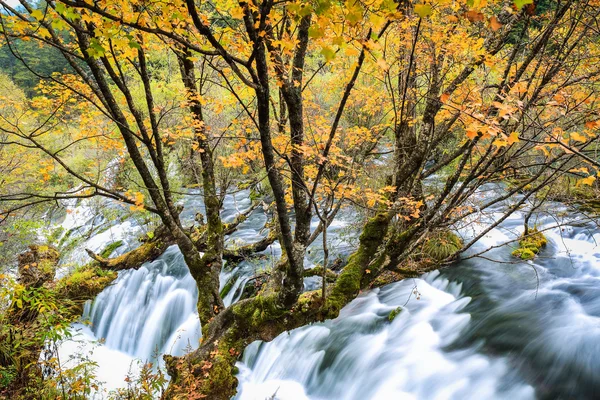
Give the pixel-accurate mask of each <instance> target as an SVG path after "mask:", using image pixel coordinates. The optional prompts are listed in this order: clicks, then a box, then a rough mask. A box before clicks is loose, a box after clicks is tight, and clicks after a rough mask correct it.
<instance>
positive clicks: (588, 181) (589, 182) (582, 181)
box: [579, 175, 596, 186]
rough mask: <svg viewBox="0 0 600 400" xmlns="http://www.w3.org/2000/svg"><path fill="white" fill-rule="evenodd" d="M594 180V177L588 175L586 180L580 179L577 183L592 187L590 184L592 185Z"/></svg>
mask: <svg viewBox="0 0 600 400" xmlns="http://www.w3.org/2000/svg"><path fill="white" fill-rule="evenodd" d="M595 180H596V177H595V176H594V175H590V176H588V177H587V178H583V179H581V180H580V181H579V183H580V184H582V185H588V186H592V184H593V183H594V181H595Z"/></svg>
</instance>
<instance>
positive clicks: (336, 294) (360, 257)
mask: <svg viewBox="0 0 600 400" xmlns="http://www.w3.org/2000/svg"><path fill="white" fill-rule="evenodd" d="M388 224H389V217H388V216H387V215H386V214H385V213H381V214H378V215H376V216H375V217H373V218H371V219H369V221H367V223H366V225H365V227H364V229H363V232H362V234H361V235H360V245H359V247H358V249H357V250H356V251H355V252H354V253H353V254H352V256H350V259H349V260H348V264H347V265H346V267H345V268H344V270H343V271H342V273H341V274H340V275H339V276H338V278H337V280H336V283H335V286H334V287H333V289H332V291H331V294H330V295H329V296H328V297H327V305H326V309H327V310H328V312H329V316H330V317H335V316H337V314H338V313H339V311H340V310H341V309H342V307H344V306H345V305H346V303H347V302H348V301H349V300H351V299H352V298H354V296H356V294H357V293H358V291H359V290H360V288H361V280H362V278H363V275H364V274H365V271H366V270H367V269H370V266H369V263H370V262H371V261H372V260H373V258H374V257H375V256H376V253H377V249H378V248H379V246H380V245H381V243H382V241H383V239H384V238H385V236H386V234H387V228H388ZM378 261H380V262H383V260H382V259H380V260H378Z"/></svg>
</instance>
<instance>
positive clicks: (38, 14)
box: [31, 10, 44, 21]
mask: <svg viewBox="0 0 600 400" xmlns="http://www.w3.org/2000/svg"><path fill="white" fill-rule="evenodd" d="M31 16H32V17H33V18H35V19H37V20H38V21H41V20H43V19H44V13H43V12H42V11H41V10H33V11H32V12H31Z"/></svg>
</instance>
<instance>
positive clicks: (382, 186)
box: [0, 0, 600, 399]
mask: <svg viewBox="0 0 600 400" xmlns="http://www.w3.org/2000/svg"><path fill="white" fill-rule="evenodd" d="M0 4H2V5H3V6H4V8H5V13H4V14H2V19H1V23H2V25H1V30H2V33H3V35H4V39H5V46H8V47H9V48H11V43H13V42H14V41H15V40H20V41H34V42H37V43H39V44H40V45H41V46H51V47H53V48H54V49H56V50H58V51H59V52H60V53H61V54H62V55H63V57H64V59H65V60H66V61H67V62H68V64H69V66H70V68H71V73H69V74H66V73H65V74H55V75H51V76H43V77H42V78H43V79H42V83H41V85H40V88H39V90H40V96H39V97H36V98H34V99H31V100H25V99H19V102H20V103H22V104H21V105H19V107H26V112H27V113H29V114H31V116H30V117H28V118H30V119H31V121H32V122H27V123H25V121H24V120H23V119H19V121H13V122H10V118H5V122H7V123H8V124H9V126H8V127H4V128H1V129H2V132H3V135H4V136H3V137H7V138H12V139H3V143H2V145H3V146H9V145H10V146H11V149H12V148H16V149H18V150H12V151H13V152H12V153H11V154H13V155H15V156H16V157H19V154H21V153H27V154H37V155H36V157H38V158H37V159H36V160H39V161H37V164H38V165H39V169H38V170H37V171H35V170H32V171H31V173H32V174H36V173H37V174H38V175H37V176H39V177H40V178H41V180H42V181H48V180H50V179H51V178H52V174H51V172H52V173H54V171H56V170H58V171H60V172H58V173H59V174H62V175H61V176H63V177H64V179H67V178H66V177H68V180H67V181H65V182H66V183H70V184H71V185H70V188H73V187H77V190H71V191H63V192H59V191H54V192H52V193H46V192H34V191H31V190H23V191H19V192H18V193H19V195H18V196H17V197H15V190H16V189H15V188H16V186H15V185H14V184H11V185H7V187H9V186H10V187H11V189H10V190H11V191H12V192H11V193H8V194H4V193H1V194H0V201H1V202H2V204H9V206H8V207H6V208H5V209H4V211H3V213H2V214H3V215H4V216H5V217H8V216H9V215H13V214H14V213H15V212H18V211H19V210H21V209H22V208H25V207H26V206H31V205H33V204H35V203H36V202H46V201H55V200H57V199H69V198H82V197H89V196H105V197H109V198H112V199H115V200H119V201H122V202H125V203H127V204H130V205H131V206H132V207H133V208H134V209H145V210H147V211H149V212H151V213H154V214H156V215H157V216H158V217H159V218H160V220H161V222H162V224H163V228H164V229H163V230H162V231H161V232H162V233H163V234H164V235H165V237H168V238H169V239H168V240H165V243H166V242H169V241H171V242H173V243H176V244H178V245H179V248H180V250H181V251H182V253H183V255H184V258H185V261H186V263H187V265H188V267H189V269H190V272H191V274H192V276H193V277H194V279H195V280H196V282H197V284H198V288H199V293H200V294H199V299H198V312H199V318H200V321H201V324H202V327H203V328H202V330H203V341H202V343H201V345H200V347H199V349H198V350H197V351H195V352H193V353H192V354H190V355H188V356H187V358H186V359H185V360H182V359H176V358H172V357H167V358H166V359H167V364H168V366H169V373H170V374H171V376H172V381H171V386H170V389H169V395H170V396H173V397H176V396H178V395H180V394H184V393H188V392H189V391H194V392H197V393H199V394H201V395H205V396H208V397H209V398H215V399H216V398H230V397H231V395H232V394H234V393H235V386H236V380H235V377H234V375H233V371H234V363H235V360H236V359H237V357H238V355H239V354H240V353H241V352H242V351H243V349H244V347H245V346H246V345H247V344H248V343H250V342H252V341H254V340H272V339H273V338H274V337H276V336H277V335H278V334H279V333H281V332H283V331H285V330H289V329H293V328H295V327H298V326H302V325H304V324H307V323H311V322H314V321H319V320H323V319H325V318H333V317H335V316H337V314H338V313H339V311H340V309H341V308H342V307H343V306H344V305H346V304H347V303H348V302H350V301H351V300H352V299H353V298H355V297H356V296H357V295H358V293H359V291H360V290H361V289H363V288H366V287H369V286H370V285H371V284H373V282H375V281H377V280H378V279H382V278H383V277H386V276H387V277H388V279H389V276H392V278H391V279H402V278H404V277H407V276H414V275H416V274H418V273H421V272H423V271H425V270H427V269H432V268H436V267H438V266H439V265H440V263H443V262H447V261H450V260H452V259H453V258H454V257H456V256H457V255H458V254H459V253H460V252H464V251H465V250H466V249H468V248H469V247H471V246H472V245H473V244H474V243H475V242H476V241H477V240H478V239H480V238H481V237H483V235H485V234H486V233H487V232H489V231H490V230H491V229H493V228H494V227H495V226H497V225H498V224H500V223H501V222H502V221H503V220H505V219H506V218H508V216H509V215H510V214H511V213H513V212H514V211H516V210H518V209H519V208H521V207H523V206H524V205H525V204H527V203H528V202H531V201H535V199H536V198H537V197H536V196H537V195H538V193H539V192H540V191H542V190H544V189H547V188H548V187H550V186H552V185H553V184H554V183H556V182H560V180H561V179H566V178H568V179H575V180H577V184H578V185H590V184H593V183H594V182H595V180H596V176H597V171H598V168H599V166H600V164H599V163H598V161H597V157H596V153H595V152H596V151H597V144H596V142H597V140H596V139H597V133H596V131H597V128H598V127H599V126H600V122H599V121H600V118H599V117H598V116H597V113H596V111H595V110H596V104H597V101H598V99H597V84H598V77H599V75H600V70H599V69H598V67H597V65H598V63H597V60H596V59H597V58H598V56H599V55H600V53H599V49H598V46H597V39H598V32H597V31H596V28H595V24H594V23H591V21H594V20H595V18H597V17H598V13H599V12H600V8H599V7H598V6H599V5H600V4H598V2H597V1H572V0H571V1H569V0H567V1H558V2H551V1H537V2H534V1H532V0H531V1H528V0H521V1H500V0H495V1H492V0H487V1H485V0H466V1H450V0H439V1H432V2H427V1H417V2H411V1H393V0H373V1H369V2H361V1H358V0H356V1H354V0H348V1H329V0H315V1H311V2H299V1H298V2H294V1H284V2H275V1H271V0H266V1H263V2H254V1H251V2H246V1H241V2H236V1H231V0H220V1H213V2H202V3H199V2H194V1H193V0H186V1H185V2H180V1H158V0H157V1H152V0H151V1H124V0H108V1H104V2H93V1H85V0H56V1H51V2H48V3H45V4H43V5H42V6H41V7H38V6H37V5H36V4H35V3H34V2H28V1H24V0H23V1H21V7H19V8H14V7H11V6H10V5H9V4H8V3H7V2H5V1H1V0H0ZM13 51H14V53H15V57H17V58H19V54H18V49H16V48H14V49H13ZM165 59H166V60H170V59H173V60H175V63H174V64H176V67H173V66H166V67H165V66H163V67H161V68H158V67H156V66H155V65H156V64H159V63H160V62H163V61H164V60H165ZM21 61H22V62H24V63H26V60H24V59H22V58H21ZM155 63H156V64H155ZM32 70H33V72H35V69H34V68H33V67H32ZM173 70H176V72H177V73H178V77H177V78H176V79H175V78H173V77H171V76H170V73H171V72H172V71H173ZM177 70H178V71H177ZM161 73H163V74H164V73H166V74H169V76H170V77H169V78H168V79H167V78H163V77H161V76H160V75H161ZM25 104H27V105H25ZM65 121H68V122H69V124H65V123H64V122H65ZM32 125H33V126H35V128H32V127H31V126H32ZM2 126H6V125H5V124H2ZM10 126H12V128H11V127H10ZM73 126H76V128H75V129H74V128H73ZM57 138H67V140H68V141H69V144H68V147H64V149H63V148H62V147H61V146H64V145H63V144H61V143H60V142H59V141H58V139H57ZM57 146H58V147H57ZM67 148H68V149H69V154H71V155H73V156H74V155H76V154H81V152H85V151H89V149H91V148H98V149H100V150H101V151H102V152H103V154H105V155H107V154H110V153H111V151H112V150H114V149H116V150H117V152H118V153H119V157H122V158H123V159H124V162H127V163H129V164H130V165H131V167H132V170H133V171H135V174H136V177H135V182H136V185H131V187H129V188H118V187H112V186H110V185H108V184H106V183H103V181H102V180H101V179H99V175H100V174H98V171H99V170H104V169H105V168H106V167H107V163H108V162H109V161H110V160H109V158H107V157H106V156H105V157H104V158H103V161H99V160H98V159H91V158H89V157H88V158H86V160H88V161H89V162H88V163H87V164H86V163H83V165H80V164H78V163H76V162H75V161H76V160H74V159H71V158H69V156H67V155H66V154H65V151H66V149H67ZM3 149H4V147H0V152H1V151H2V150H3ZM0 154H2V153H0ZM182 154H184V156H183V157H184V158H186V160H187V162H188V163H189V164H190V165H191V169H192V174H193V175H194V177H195V179H196V181H197V183H198V184H199V185H201V187H202V193H203V201H204V204H205V206H206V214H207V221H206V224H202V226H200V227H198V229H197V230H194V229H191V230H190V229H188V228H186V227H184V226H183V225H182V222H181V220H180V218H179V213H180V211H181V210H179V209H178V207H177V205H176V196H175V195H176V193H177V191H178V190H179V188H178V187H176V183H175V182H174V180H173V179H172V178H171V177H170V176H169V173H168V168H169V163H170V162H171V161H172V160H173V159H174V158H181V157H182ZM9 176H15V173H14V172H12V173H9ZM508 178H511V179H513V183H512V185H509V186H508V187H507V188H506V190H505V191H504V192H502V193H497V192H494V193H491V194H490V193H489V192H488V193H486V192H485V191H483V190H482V188H485V185H486V184H488V183H492V182H498V181H499V180H507V179H508ZM220 181H221V182H220ZM232 181H237V183H239V182H243V183H244V184H245V185H246V186H253V187H261V185H262V187H263V188H264V186H267V185H266V182H268V190H267V192H268V194H269V196H270V198H272V200H273V209H274V214H275V218H276V228H275V229H273V231H274V232H275V234H274V235H272V236H271V237H270V241H271V242H272V241H273V240H275V239H277V240H279V242H280V243H281V246H282V249H283V257H282V259H281V260H279V262H278V264H277V266H276V268H275V269H274V270H273V271H271V272H270V276H269V279H268V280H267V282H266V283H265V284H264V286H263V287H262V289H261V290H260V291H259V293H258V294H257V295H256V296H254V297H252V298H248V299H244V300H241V301H240V302H238V303H236V304H234V305H232V306H230V307H227V308H225V307H224V305H223V300H222V299H221V297H220V295H219V291H218V288H219V272H220V271H221V268H222V265H223V259H224V257H225V258H227V257H231V258H232V259H233V258H235V257H237V256H239V254H241V253H244V252H251V251H253V250H257V249H262V248H264V246H265V243H269V242H268V241H267V242H264V241H260V242H258V243H256V244H253V245H250V248H248V249H244V250H243V251H242V252H241V253H240V252H237V253H235V252H232V251H231V250H228V249H226V248H225V245H224V237H225V235H226V234H227V233H228V232H231V229H234V228H235V226H233V227H231V226H229V227H228V226H227V225H225V224H223V222H222V221H221V216H220V208H221V203H222V197H223V196H224V193H225V192H226V190H227V187H228V185H229V184H230V183H231V182H232ZM432 181H435V182H432ZM50 189H51V188H50ZM19 190H20V189H19ZM50 191H51V190H50ZM482 193H484V194H483V195H482ZM517 193H521V196H520V197H517V200H516V201H515V202H514V203H512V204H510V205H509V206H508V207H507V208H506V210H504V211H503V213H502V216H501V217H499V218H496V219H495V220H494V221H493V223H490V224H489V225H488V226H487V227H486V228H485V229H483V231H481V232H479V233H477V234H476V235H475V236H474V237H473V238H471V239H470V240H469V241H468V242H467V243H459V244H457V246H455V248H454V251H452V252H451V254H447V255H445V256H444V257H440V259H438V260H436V262H434V263H431V262H413V261H415V260H420V261H423V260H422V258H423V257H422V256H421V255H422V253H423V249H424V248H425V247H426V246H425V245H427V243H429V242H430V241H431V240H434V239H435V238H436V237H440V235H441V234H442V233H444V232H446V231H447V230H448V229H449V228H450V227H453V226H456V225H457V224H466V223H472V219H473V218H474V217H476V216H478V215H480V214H482V213H485V212H486V210H490V209H493V208H494V207H495V206H496V205H498V204H500V203H501V202H504V201H505V200H507V199H510V198H512V197H513V196H514V195H515V194H517ZM482 197H483V198H482ZM474 199H477V201H474ZM11 202H12V203H11ZM11 204H16V206H12V205H11ZM349 206H351V207H355V208H358V209H361V210H363V211H364V214H365V215H366V216H367V217H368V218H367V219H366V222H365V224H364V227H363V228H362V234H361V236H360V241H359V244H358V248H357V249H356V251H355V252H354V254H353V255H352V256H351V257H350V258H349V260H348V262H347V264H346V265H345V266H344V267H343V268H342V269H341V271H339V273H335V274H334V276H335V279H334V281H333V283H331V284H326V279H325V277H326V275H327V254H328V248H327V236H326V227H327V226H328V225H329V224H331V223H332V222H333V221H334V220H335V218H336V216H337V215H338V212H339V210H340V209H341V208H343V207H349ZM3 207H4V206H3ZM290 211H293V213H290ZM314 218H317V219H318V221H319V225H318V227H317V228H316V229H311V221H312V220H313V219H314ZM234 225H235V224H234ZM525 227H526V232H527V228H528V221H525ZM320 234H322V236H321V238H322V240H323V248H324V250H325V255H326V256H325V261H324V264H325V265H324V266H323V268H321V271H318V272H319V273H321V274H322V275H323V288H322V290H321V291H320V292H316V291H315V292H303V289H304V284H303V281H304V277H305V275H306V271H305V266H304V259H305V256H306V248H307V246H308V245H309V244H310V243H312V242H313V241H315V240H316V239H317V238H318V237H319V235H320ZM451 241H453V239H452V240H451ZM163 244H164V243H163ZM200 251H202V252H203V253H202V254H201V253H200ZM134 252H136V250H134ZM234 253H235V254H234ZM138 254H142V256H141V260H146V259H148V258H149V257H152V256H155V255H156V251H154V250H151V251H150V250H148V247H144V248H143V250H140V251H139V252H138ZM91 256H92V257H94V258H95V259H96V260H97V261H98V262H99V263H100V264H101V265H103V266H105V267H106V268H113V269H122V268H126V267H131V266H132V265H130V263H129V261H127V260H133V259H135V260H137V261H138V262H139V261H140V258H129V259H127V258H126V259H120V260H106V259H103V258H102V257H99V256H98V255H95V254H91ZM124 260H125V261H124ZM315 272H317V271H315ZM189 365H192V366H193V367H192V368H188V366H189Z"/></svg>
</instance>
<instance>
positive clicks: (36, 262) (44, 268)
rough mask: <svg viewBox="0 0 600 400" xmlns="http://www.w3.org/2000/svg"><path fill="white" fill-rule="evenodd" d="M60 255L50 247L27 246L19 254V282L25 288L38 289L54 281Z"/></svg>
mask: <svg viewBox="0 0 600 400" xmlns="http://www.w3.org/2000/svg"><path fill="white" fill-rule="evenodd" d="M59 256H60V254H59V253H58V251H57V250H56V249H55V248H54V247H51V246H37V245H32V246H29V250H28V251H26V252H25V253H22V254H19V282H20V283H21V284H23V285H25V286H31V287H39V286H42V285H43V284H44V283H46V282H50V281H52V279H54V273H55V272H56V265H57V264H58V259H59Z"/></svg>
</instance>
